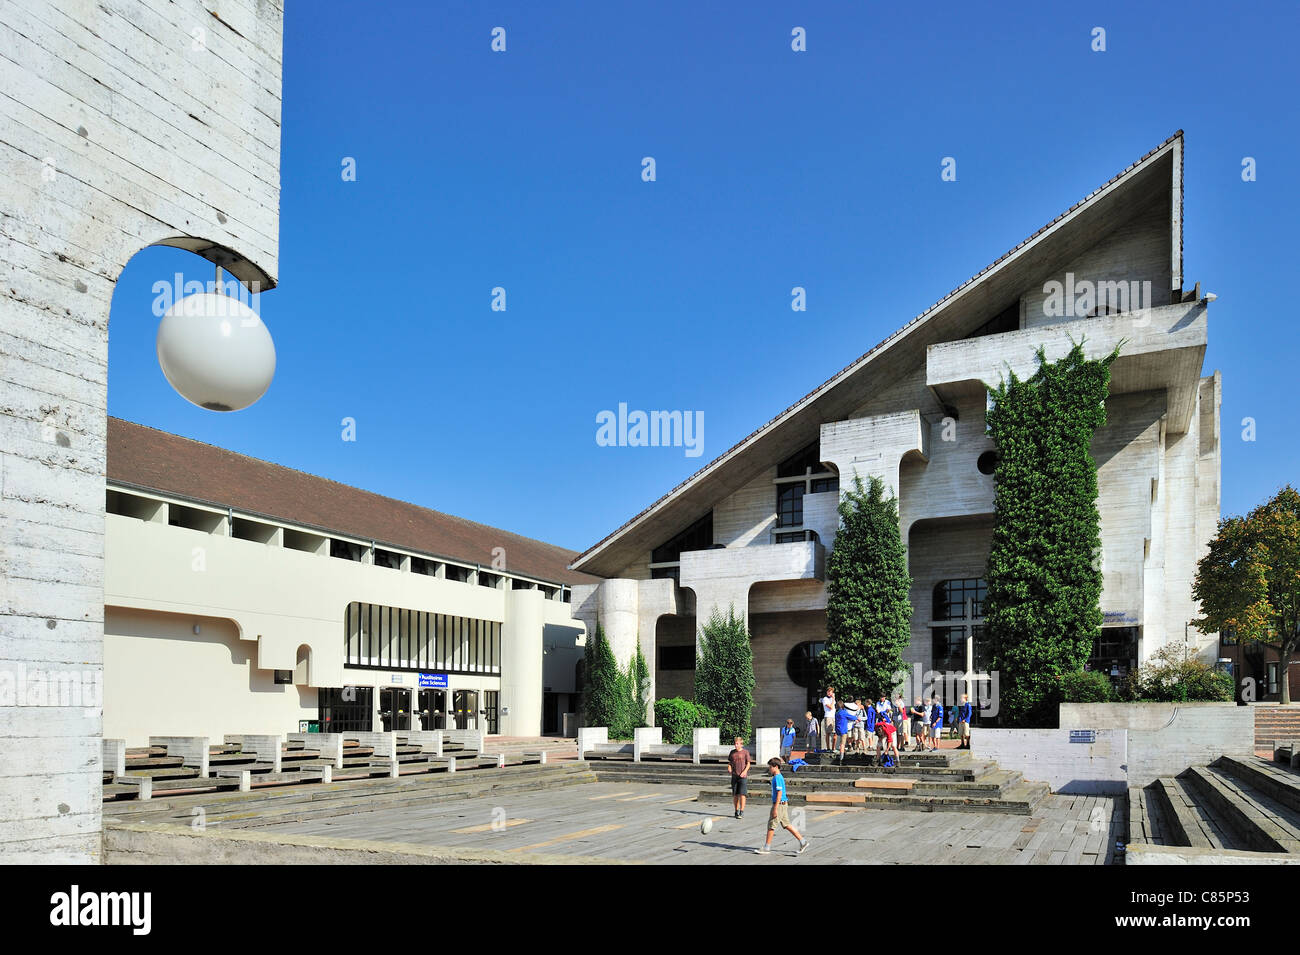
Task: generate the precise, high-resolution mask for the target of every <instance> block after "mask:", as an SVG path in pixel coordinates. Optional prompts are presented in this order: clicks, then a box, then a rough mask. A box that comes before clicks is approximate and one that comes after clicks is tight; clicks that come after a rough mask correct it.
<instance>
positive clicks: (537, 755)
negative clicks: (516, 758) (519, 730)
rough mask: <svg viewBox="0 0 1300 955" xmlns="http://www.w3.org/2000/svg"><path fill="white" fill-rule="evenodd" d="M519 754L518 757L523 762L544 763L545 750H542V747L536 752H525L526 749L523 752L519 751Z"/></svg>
mask: <svg viewBox="0 0 1300 955" xmlns="http://www.w3.org/2000/svg"><path fill="white" fill-rule="evenodd" d="M519 755H520V758H521V759H522V760H523V761H524V762H525V763H541V764H543V765H545V764H546V750H544V749H543V750H538V751H536V752H527V751H525V752H523V753H520V754H519Z"/></svg>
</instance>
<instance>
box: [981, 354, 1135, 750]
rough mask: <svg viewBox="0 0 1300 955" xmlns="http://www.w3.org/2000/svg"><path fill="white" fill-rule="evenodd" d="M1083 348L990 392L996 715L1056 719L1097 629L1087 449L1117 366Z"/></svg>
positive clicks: (1041, 358) (1091, 468)
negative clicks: (1068, 680) (1064, 688)
mask: <svg viewBox="0 0 1300 955" xmlns="http://www.w3.org/2000/svg"><path fill="white" fill-rule="evenodd" d="M1118 354H1119V349H1118V348H1116V350H1115V351H1114V352H1112V353H1111V354H1110V355H1109V356H1107V357H1106V358H1102V359H1095V360H1090V359H1088V358H1087V357H1086V356H1085V354H1084V351H1083V343H1082V342H1079V343H1077V344H1075V345H1074V347H1073V348H1072V349H1071V350H1070V353H1069V354H1068V355H1066V356H1065V357H1064V358H1062V359H1061V360H1060V361H1056V362H1048V361H1047V359H1046V356H1045V355H1044V353H1043V352H1042V350H1041V349H1040V350H1039V352H1038V370H1037V371H1036V372H1034V374H1033V375H1032V376H1031V377H1029V378H1026V379H1023V380H1022V379H1020V378H1017V377H1016V376H1015V375H1014V374H1012V375H1010V377H1009V379H1008V380H1006V381H1004V382H1003V383H1002V384H1001V385H999V387H997V388H996V389H990V394H991V396H992V399H993V406H992V407H991V408H990V409H989V412H988V416H987V424H988V431H989V436H990V437H991V438H992V439H993V444H994V446H995V447H996V448H997V453H998V462H997V467H996V470H995V472H994V482H995V486H996V491H995V494H994V501H993V511H994V523H993V541H992V546H991V548H990V551H989V562H988V572H987V578H988V602H987V605H986V608H985V626H986V629H987V633H988V636H989V643H990V646H991V650H992V655H993V660H994V666H995V667H996V669H997V670H998V671H999V673H1000V677H1001V699H1000V700H999V701H998V702H999V710H1000V713H999V715H1000V718H1001V719H1002V720H1003V722H1005V723H1008V724H1010V725H1024V726H1029V725H1033V726H1051V725H1055V721H1056V712H1055V706H1056V703H1057V702H1059V699H1060V687H1061V678H1062V677H1063V676H1064V675H1065V674H1067V673H1074V672H1077V671H1079V670H1082V669H1083V666H1084V664H1085V663H1086V662H1087V660H1088V657H1089V655H1090V654H1091V652H1092V647H1093V643H1094V641H1095V640H1096V638H1097V636H1098V634H1099V633H1100V630H1101V621H1102V617H1101V606H1100V599H1101V566H1100V559H1099V558H1100V554H1101V519H1100V515H1099V514H1098V511H1097V465H1096V463H1095V462H1094V461H1093V458H1092V451H1091V444H1092V438H1093V435H1094V434H1096V432H1097V429H1098V428H1099V427H1101V426H1102V425H1103V424H1105V423H1106V405H1105V401H1106V395H1107V392H1108V390H1109V387H1110V365H1111V362H1113V361H1114V360H1115V358H1116V357H1117V356H1118Z"/></svg>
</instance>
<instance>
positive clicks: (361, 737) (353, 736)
mask: <svg viewBox="0 0 1300 955" xmlns="http://www.w3.org/2000/svg"><path fill="white" fill-rule="evenodd" d="M343 739H344V741H345V742H346V741H347V740H353V741H355V742H356V743H357V745H358V746H365V747H367V748H369V749H370V754H371V755H372V756H374V757H376V758H380V757H389V756H396V755H397V733H396V731H394V730H389V731H388V732H387V733H344V734H343Z"/></svg>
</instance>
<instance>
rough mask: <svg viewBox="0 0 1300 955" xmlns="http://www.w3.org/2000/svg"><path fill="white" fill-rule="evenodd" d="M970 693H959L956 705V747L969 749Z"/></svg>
mask: <svg viewBox="0 0 1300 955" xmlns="http://www.w3.org/2000/svg"><path fill="white" fill-rule="evenodd" d="M970 711H971V706H970V695H969V694H967V693H963V694H962V695H961V704H960V705H959V706H958V707H957V739H958V743H957V748H958V749H970Z"/></svg>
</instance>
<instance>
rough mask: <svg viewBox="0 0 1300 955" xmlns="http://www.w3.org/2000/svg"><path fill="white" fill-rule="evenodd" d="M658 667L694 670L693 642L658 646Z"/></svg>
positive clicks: (662, 668)
mask: <svg viewBox="0 0 1300 955" xmlns="http://www.w3.org/2000/svg"><path fill="white" fill-rule="evenodd" d="M659 669H661V670H694V669H695V644H693V643H687V644H683V645H681V646H678V647H660V648H659Z"/></svg>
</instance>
